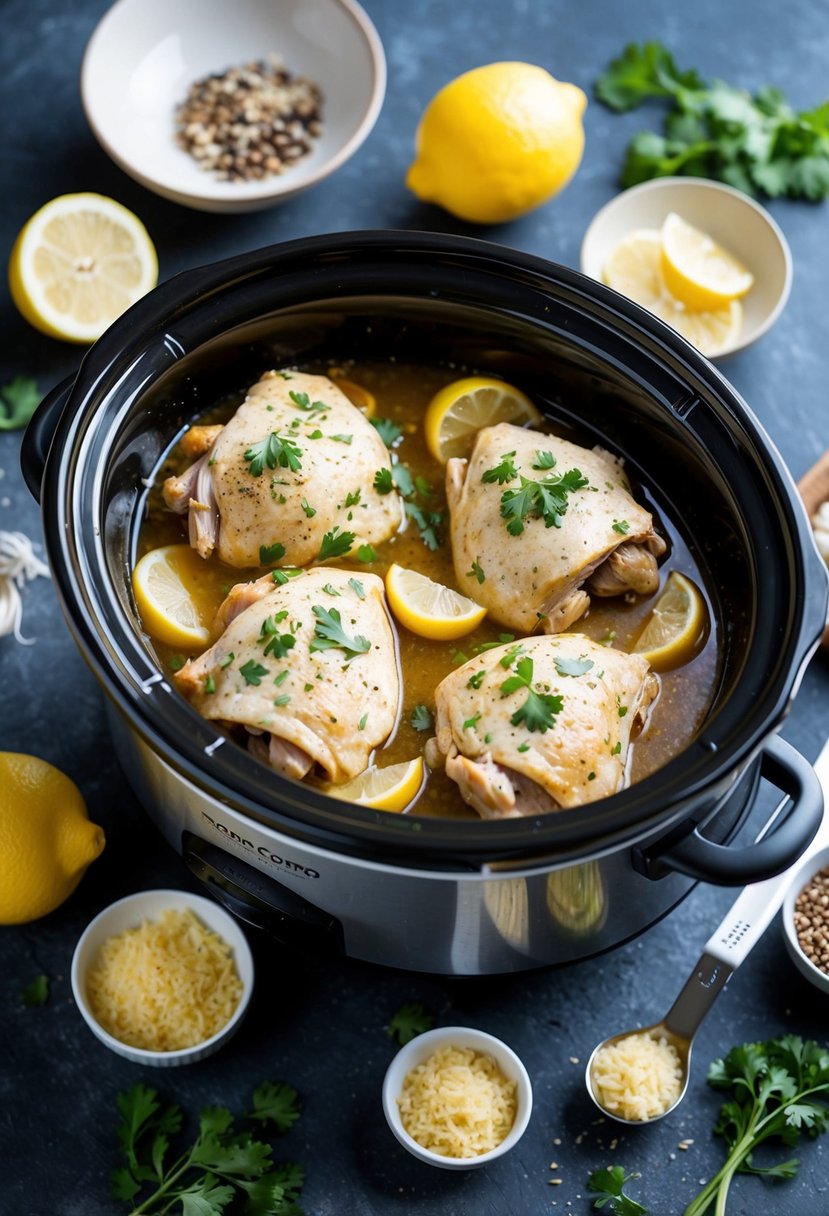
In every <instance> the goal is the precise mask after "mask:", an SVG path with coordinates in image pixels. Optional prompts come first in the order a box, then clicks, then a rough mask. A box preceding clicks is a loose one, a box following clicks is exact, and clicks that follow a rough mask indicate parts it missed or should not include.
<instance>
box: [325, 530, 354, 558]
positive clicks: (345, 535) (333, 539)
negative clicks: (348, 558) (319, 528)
mask: <svg viewBox="0 0 829 1216" xmlns="http://www.w3.org/2000/svg"><path fill="white" fill-rule="evenodd" d="M356 536H357V533H356V532H341V531H340V529H339V527H336V528H332V530H331V531H330V532H326V533H325V535H324V536H323V538H322V544H321V545H320V551H319V554H318V560H319V561H321V562H324V561H327V560H328V559H329V558H333V557H345V555H346V554H347V553H349V552H350V551H351V546H352V545H353V544H354V541H355V538H356Z"/></svg>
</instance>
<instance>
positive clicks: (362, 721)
mask: <svg viewBox="0 0 829 1216" xmlns="http://www.w3.org/2000/svg"><path fill="white" fill-rule="evenodd" d="M366 722H368V714H363V716H362V718H361V719H360V721H359V722H358V723H357V730H365V729H366Z"/></svg>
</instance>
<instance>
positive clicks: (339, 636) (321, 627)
mask: <svg viewBox="0 0 829 1216" xmlns="http://www.w3.org/2000/svg"><path fill="white" fill-rule="evenodd" d="M311 611H312V612H313V614H314V616H315V617H316V621H317V623H316V626H315V628H314V638H313V640H312V642H311V647H310V648H311V650H312V651H315V650H335V649H336V650H342V651H344V652H345V654H346V655H347V656H348V658H347V660H346V662H348V663H350V662H351V660H352V659H356V658H357V655H359V654H367V653H368V651H369V650H371V642H370V641H369V640H368V638H364V637H363V636H362V634H359V633H358V634H356V636H354V637H350V636H349V635H348V634H347V633H346V631H345V629H344V628H343V624H342V618H341V616H340V614H339V612H338V611H337V609H336V608H331V609H328V608H323V607H322V606H321V605H320V604H314V605H313V606H312V608H311Z"/></svg>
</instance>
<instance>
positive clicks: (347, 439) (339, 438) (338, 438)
mask: <svg viewBox="0 0 829 1216" xmlns="http://www.w3.org/2000/svg"><path fill="white" fill-rule="evenodd" d="M331 438H332V439H333V440H334V442H335V443H347V444H349V445H350V444H351V441H352V439H353V438H354V436H353V435H332V436H331Z"/></svg>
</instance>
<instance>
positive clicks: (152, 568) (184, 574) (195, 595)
mask: <svg viewBox="0 0 829 1216" xmlns="http://www.w3.org/2000/svg"><path fill="white" fill-rule="evenodd" d="M204 564H205V563H204V561H203V559H202V558H200V557H199V555H198V553H196V551H195V549H191V548H190V546H189V545H165V546H164V547H163V548H161V549H152V550H150V552H149V553H145V554H144V556H143V557H142V558H141V560H140V561H139V563H138V565H137V566H136V567H135V569H134V570H133V572H132V589H133V591H134V593H135V603H136V606H137V608H138V612H139V615H140V617H141V621H142V624H143V625H144V628H145V629H146V630H147V633H151V634H152V636H153V637H154V638H157V639H158V641H159V642H166V643H167V645H168V646H181V647H182V648H184V649H189V648H192V649H196V650H203V649H204V648H205V646H206V645H207V642H208V639H209V637H210V628H209V624H210V619H211V617H210V615H209V610H208V606H207V604H206V603H203V602H200V596H199V582H200V578H201V577H203V574H204Z"/></svg>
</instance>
